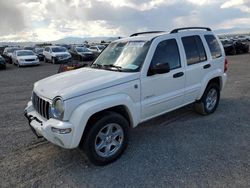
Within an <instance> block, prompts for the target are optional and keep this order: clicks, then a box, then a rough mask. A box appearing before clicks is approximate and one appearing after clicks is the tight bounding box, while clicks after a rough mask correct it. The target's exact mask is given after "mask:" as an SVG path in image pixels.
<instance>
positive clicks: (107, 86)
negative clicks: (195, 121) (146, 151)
mask: <svg viewBox="0 0 250 188" xmlns="http://www.w3.org/2000/svg"><path fill="white" fill-rule="evenodd" d="M226 71H227V60H226V58H225V53H224V50H223V46H222V44H221V42H220V41H219V39H218V37H217V36H215V35H214V33H213V32H212V31H211V29H209V28H201V27H190V28H180V29H175V30H173V31H172V32H171V33H168V32H143V33H136V34H133V35H131V37H128V38H123V39H120V40H117V41H114V42H112V43H111V44H110V45H109V46H108V47H107V48H106V49H105V50H104V51H103V52H102V53H101V54H100V56H99V57H98V58H97V59H96V60H95V61H94V63H93V64H92V65H91V66H90V67H86V68H81V69H77V70H74V71H69V72H65V73H61V74H57V75H54V76H51V77H48V78H45V79H43V80H40V81H38V82H36V83H35V85H34V89H33V94H32V100H31V101H30V102H29V103H28V105H27V107H26V109H25V116H26V117H27V119H28V121H29V125H30V127H31V129H32V130H33V132H34V133H35V134H36V135H37V136H39V137H40V136H42V137H44V138H46V139H47V140H49V141H50V142H52V143H54V144H56V145H58V146H60V147H63V148H67V149H72V148H76V147H78V146H79V147H80V148H82V149H84V151H85V152H86V154H87V156H88V158H89V159H90V160H91V161H92V162H93V163H94V164H96V165H105V164H108V163H111V162H113V161H114V160H116V159H118V158H119V156H121V154H122V153H123V151H124V150H125V148H126V146H127V143H128V139H129V136H128V132H129V129H130V128H134V127H136V126H137V125H138V124H140V123H142V122H145V121H147V120H149V119H152V118H154V117H156V116H159V115H161V114H164V113H166V112H170V111H172V110H175V109H177V108H180V107H182V106H185V105H187V104H191V103H195V109H196V111H197V112H198V113H200V114H203V115H207V114H211V113H213V112H214V111H215V110H216V108H217V106H218V104H219V100H220V91H221V90H222V89H223V87H224V85H225V83H226V79H227V74H226ZM155 126H157V125H155ZM152 152H153V151H152Z"/></svg>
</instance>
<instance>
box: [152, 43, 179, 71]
mask: <svg viewBox="0 0 250 188" xmlns="http://www.w3.org/2000/svg"><path fill="white" fill-rule="evenodd" d="M159 63H160V64H164V63H169V67H170V70H172V69H176V68H179V67H181V61H180V54H179V49H178V46H177V43H176V40H175V39H169V40H165V41H162V42H160V43H159V44H158V46H157V47H156V50H155V53H154V56H153V58H152V61H151V65H150V66H151V67H152V66H154V65H156V64H159Z"/></svg>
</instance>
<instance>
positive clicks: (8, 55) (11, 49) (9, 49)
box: [3, 47, 21, 63]
mask: <svg viewBox="0 0 250 188" xmlns="http://www.w3.org/2000/svg"><path fill="white" fill-rule="evenodd" d="M16 50H21V48H19V47H6V48H5V49H4V51H3V56H4V58H6V59H7V60H8V61H9V62H10V63H12V55H13V52H15V51H16Z"/></svg>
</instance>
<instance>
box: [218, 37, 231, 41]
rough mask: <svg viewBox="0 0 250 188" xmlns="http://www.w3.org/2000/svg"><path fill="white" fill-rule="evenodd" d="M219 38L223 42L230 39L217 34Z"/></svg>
mask: <svg viewBox="0 0 250 188" xmlns="http://www.w3.org/2000/svg"><path fill="white" fill-rule="evenodd" d="M219 39H220V41H221V42H222V43H223V42H229V41H230V39H229V38H228V37H226V36H219Z"/></svg>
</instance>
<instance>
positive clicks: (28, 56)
mask: <svg viewBox="0 0 250 188" xmlns="http://www.w3.org/2000/svg"><path fill="white" fill-rule="evenodd" d="M36 58H37V56H36V55H26V56H18V57H17V59H36Z"/></svg>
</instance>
